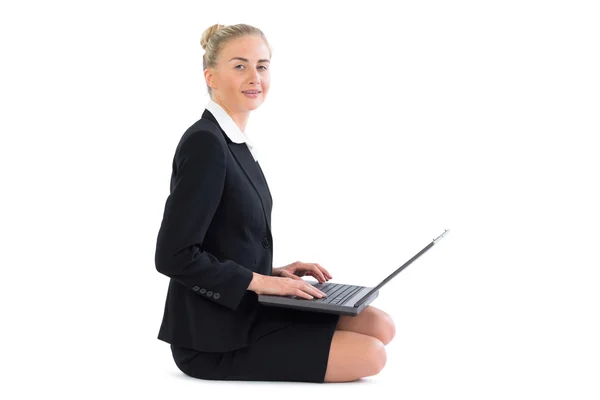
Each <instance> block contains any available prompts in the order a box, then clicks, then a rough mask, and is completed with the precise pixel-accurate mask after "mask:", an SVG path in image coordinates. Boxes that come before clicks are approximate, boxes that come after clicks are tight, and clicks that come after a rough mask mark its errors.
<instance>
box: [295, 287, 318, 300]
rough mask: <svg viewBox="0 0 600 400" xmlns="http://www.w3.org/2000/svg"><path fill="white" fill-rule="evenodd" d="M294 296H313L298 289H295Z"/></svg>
mask: <svg viewBox="0 0 600 400" xmlns="http://www.w3.org/2000/svg"><path fill="white" fill-rule="evenodd" d="M296 297H304V298H305V299H313V298H314V297H313V296H311V295H310V294H308V293H305V292H303V291H302V290H300V289H296Z"/></svg>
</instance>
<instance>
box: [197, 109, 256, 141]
mask: <svg viewBox="0 0 600 400" xmlns="http://www.w3.org/2000/svg"><path fill="white" fill-rule="evenodd" d="M206 109H207V110H208V111H210V112H211V114H212V115H213V116H214V117H215V119H216V120H217V122H218V123H219V125H220V126H221V129H223V130H224V131H225V134H226V135H227V137H229V139H230V140H231V141H232V142H233V143H246V145H247V146H248V147H249V148H250V150H252V148H253V147H254V145H253V143H252V141H251V140H250V138H249V137H248V136H247V135H246V134H244V132H242V131H241V130H240V128H239V127H238V126H237V124H236V123H235V122H234V121H233V119H232V118H231V116H230V115H229V114H227V111H225V110H224V109H223V107H221V106H220V105H219V103H217V102H215V101H214V100H213V99H211V98H209V99H208V103H207V104H206Z"/></svg>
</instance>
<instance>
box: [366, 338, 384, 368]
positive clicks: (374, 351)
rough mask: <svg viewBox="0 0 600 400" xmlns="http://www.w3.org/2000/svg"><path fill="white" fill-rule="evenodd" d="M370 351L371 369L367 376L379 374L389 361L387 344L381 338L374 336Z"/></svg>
mask: <svg viewBox="0 0 600 400" xmlns="http://www.w3.org/2000/svg"><path fill="white" fill-rule="evenodd" d="M370 347H371V348H370V351H369V362H368V365H369V371H367V375H366V376H372V375H377V374H378V373H379V372H381V370H382V369H383V367H385V364H386V362H387V352H386V351H385V345H384V344H383V342H382V341H381V340H379V339H375V338H373V340H372V343H371V346H370Z"/></svg>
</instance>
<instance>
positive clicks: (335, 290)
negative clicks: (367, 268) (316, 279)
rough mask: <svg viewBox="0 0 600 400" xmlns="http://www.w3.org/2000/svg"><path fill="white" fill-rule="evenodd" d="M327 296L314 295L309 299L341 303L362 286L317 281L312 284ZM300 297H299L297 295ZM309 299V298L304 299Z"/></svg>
mask: <svg viewBox="0 0 600 400" xmlns="http://www.w3.org/2000/svg"><path fill="white" fill-rule="evenodd" d="M313 286H314V287H316V288H317V289H319V290H320V291H322V292H323V293H325V294H326V295H327V296H326V297H323V298H321V299H319V298H317V297H315V298H314V299H310V300H311V301H318V302H319V303H327V304H343V303H344V302H345V301H346V300H348V299H349V298H351V297H352V296H354V295H355V294H356V292H358V291H359V290H361V289H363V288H364V286H353V285H342V284H338V283H328V282H325V283H317V284H315V285H313ZM298 298H300V297H298ZM304 300H309V299H304Z"/></svg>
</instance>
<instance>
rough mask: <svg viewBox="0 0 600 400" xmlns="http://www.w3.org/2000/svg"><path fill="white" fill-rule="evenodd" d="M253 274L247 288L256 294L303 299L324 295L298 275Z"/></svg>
mask: <svg viewBox="0 0 600 400" xmlns="http://www.w3.org/2000/svg"><path fill="white" fill-rule="evenodd" d="M254 274H255V275H254V279H253V280H252V282H250V286H249V287H248V289H249V290H252V291H254V292H256V294H270V295H277V296H290V295H291V296H297V297H303V298H305V299H313V298H314V297H315V296H316V297H318V298H323V297H324V296H325V293H323V292H321V291H320V290H319V289H317V288H316V287H314V286H313V285H311V284H310V283H308V282H306V281H304V280H303V279H301V278H298V277H296V278H297V279H293V278H282V277H279V276H267V275H260V274H257V273H254Z"/></svg>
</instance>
